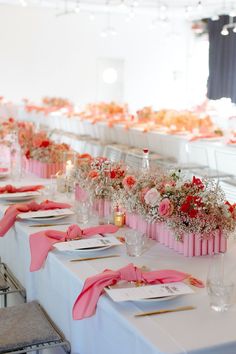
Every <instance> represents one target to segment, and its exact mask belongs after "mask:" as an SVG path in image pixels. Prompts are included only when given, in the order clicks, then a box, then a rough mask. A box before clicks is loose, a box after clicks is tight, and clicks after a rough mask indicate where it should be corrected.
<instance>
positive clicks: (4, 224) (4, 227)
mask: <svg viewBox="0 0 236 354" xmlns="http://www.w3.org/2000/svg"><path fill="white" fill-rule="evenodd" d="M70 207H71V205H70V204H67V203H57V202H53V201H50V200H45V201H44V202H42V203H40V204H38V203H36V202H34V201H33V202H30V203H27V204H15V205H12V206H10V207H9V208H7V210H6V211H5V214H4V216H3V218H2V219H1V220H0V237H2V236H4V235H5V233H7V231H8V230H9V229H10V228H11V227H12V226H13V225H14V223H15V221H16V217H17V215H18V214H20V213H27V212H28V211H38V210H50V209H65V208H70Z"/></svg>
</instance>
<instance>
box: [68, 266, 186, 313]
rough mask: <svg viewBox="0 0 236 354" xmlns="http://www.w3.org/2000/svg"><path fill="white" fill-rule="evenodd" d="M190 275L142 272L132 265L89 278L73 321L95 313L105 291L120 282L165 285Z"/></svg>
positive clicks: (80, 296) (79, 299)
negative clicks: (107, 287)
mask: <svg viewBox="0 0 236 354" xmlns="http://www.w3.org/2000/svg"><path fill="white" fill-rule="evenodd" d="M188 277H189V274H187V273H182V272H179V271H177V270H155V271H150V272H142V270H141V269H139V268H137V267H135V266H134V265H133V264H132V263H130V264H128V265H127V266H125V267H123V268H120V269H118V270H116V271H113V270H105V271H104V272H103V273H100V274H97V275H95V276H92V277H89V278H88V279H86V281H85V283H84V287H83V289H82V292H81V293H80V295H79V296H78V297H77V299H76V301H75V303H74V306H73V319H74V320H81V319H83V318H85V317H90V316H92V315H93V314H94V313H95V310H96V306H97V302H98V299H99V297H100V295H101V294H102V292H103V289H104V288H105V287H106V286H109V285H114V284H116V283H117V282H119V281H120V280H126V281H138V282H142V283H144V284H163V283H172V282H178V281H182V280H184V279H186V278H188Z"/></svg>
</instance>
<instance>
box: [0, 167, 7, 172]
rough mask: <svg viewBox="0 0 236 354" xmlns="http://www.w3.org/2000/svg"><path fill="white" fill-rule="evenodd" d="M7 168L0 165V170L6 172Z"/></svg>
mask: <svg viewBox="0 0 236 354" xmlns="http://www.w3.org/2000/svg"><path fill="white" fill-rule="evenodd" d="M7 171H8V168H7V167H0V172H7Z"/></svg>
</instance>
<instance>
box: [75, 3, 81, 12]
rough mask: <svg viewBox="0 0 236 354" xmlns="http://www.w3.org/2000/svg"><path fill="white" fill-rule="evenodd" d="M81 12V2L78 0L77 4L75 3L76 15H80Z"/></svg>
mask: <svg viewBox="0 0 236 354" xmlns="http://www.w3.org/2000/svg"><path fill="white" fill-rule="evenodd" d="M80 10H81V8H80V0H76V3H75V13H77V14H78V13H79V12H80Z"/></svg>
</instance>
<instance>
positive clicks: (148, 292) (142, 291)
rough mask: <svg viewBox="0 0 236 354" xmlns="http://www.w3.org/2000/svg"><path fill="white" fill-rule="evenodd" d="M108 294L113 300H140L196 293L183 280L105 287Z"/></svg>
mask: <svg viewBox="0 0 236 354" xmlns="http://www.w3.org/2000/svg"><path fill="white" fill-rule="evenodd" d="M105 291H106V292H107V294H108V295H109V296H110V297H111V298H112V300H113V301H116V302H120V301H139V300H145V299H150V300H151V299H154V298H157V299H158V298H162V297H170V296H177V295H185V294H192V293H194V291H193V289H192V288H190V287H189V286H188V285H186V284H185V283H182V282H176V283H165V284H156V285H144V286H139V287H126V288H124V287H123V288H115V287H112V288H105Z"/></svg>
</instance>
